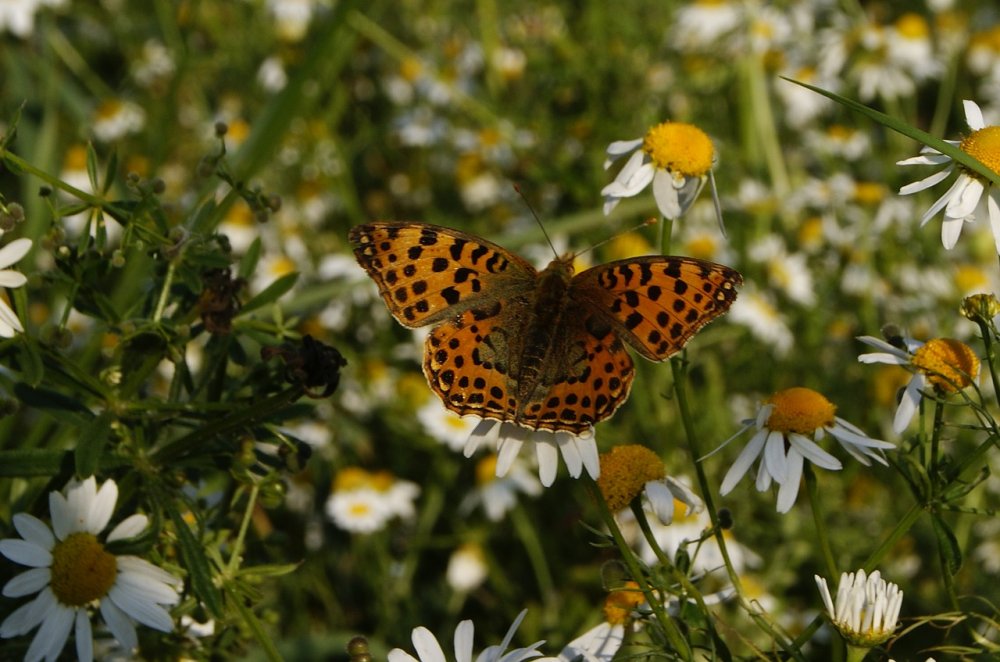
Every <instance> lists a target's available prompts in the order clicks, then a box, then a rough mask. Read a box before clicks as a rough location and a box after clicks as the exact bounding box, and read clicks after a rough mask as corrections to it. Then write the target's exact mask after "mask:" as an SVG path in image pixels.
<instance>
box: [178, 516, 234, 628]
mask: <svg viewBox="0 0 1000 662" xmlns="http://www.w3.org/2000/svg"><path fill="white" fill-rule="evenodd" d="M163 505H164V508H166V510H167V514H168V515H169V516H170V519H171V520H172V521H173V523H174V527H175V528H176V529H177V542H178V544H179V546H180V551H181V560H182V561H184V567H185V568H186V569H187V571H188V574H189V575H190V577H191V590H193V591H194V594H195V595H196V596H198V599H199V600H201V601H202V602H203V603H205V607H207V608H208V611H209V612H211V613H212V616H214V617H215V618H222V612H223V608H222V594H221V593H220V592H219V589H218V588H216V586H215V583H214V582H213V581H212V566H211V565H210V564H209V562H208V557H207V556H205V550H204V549H202V545H201V543H200V542H198V539H197V538H195V536H194V534H193V533H192V532H191V529H190V527H188V525H187V522H185V521H184V516H183V515H181V513H180V511H179V510H177V507H176V506H175V505H174V503H173V502H172V501H170V500H166V501H165V502H164V504H163Z"/></svg>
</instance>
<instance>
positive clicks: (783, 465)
mask: <svg viewBox="0 0 1000 662" xmlns="http://www.w3.org/2000/svg"><path fill="white" fill-rule="evenodd" d="M836 411H837V408H836V407H835V406H834V405H833V404H832V403H831V402H830V401H829V400H827V399H826V398H825V397H823V395H821V394H820V393H817V392H816V391H814V390H812V389H809V388H803V387H800V386H798V387H793V388H789V389H785V390H783V391H778V392H777V393H775V394H774V395H772V396H771V397H770V398H768V399H767V401H766V402H765V403H764V404H762V405H761V407H760V409H759V410H758V411H757V416H756V418H755V419H752V420H746V421H743V424H744V425H743V427H742V428H741V429H740V430H739V432H737V433H736V434H735V435H734V436H733V437H731V438H730V439H729V440H728V441H726V442H725V443H729V441H732V439H735V438H736V437H738V436H739V435H741V434H743V433H744V432H746V431H748V430H750V429H755V430H756V431H755V432H754V434H753V436H752V437H751V438H750V442H749V443H748V444H747V445H746V446H745V447H744V448H743V450H742V451H741V452H740V454H739V456H738V457H737V458H736V462H734V463H733V466H732V467H730V469H729V471H728V472H727V473H726V476H725V477H724V478H723V479H722V486H721V487H720V488H719V494H721V495H723V496H725V495H726V494H729V492H731V491H732V489H733V488H734V487H736V484H737V483H738V482H739V481H740V479H741V478H743V476H744V475H745V474H746V473H747V471H748V470H749V469H750V467H751V465H753V463H754V462H755V461H757V460H758V459H759V465H758V469H757V480H756V486H757V490H758V491H759V492H763V491H764V490H766V489H768V488H769V487H770V486H771V481H772V480H773V481H775V482H776V483H778V485H779V488H778V504H777V508H778V512H780V513H786V512H788V511H789V510H790V509H791V507H792V505H793V504H794V503H795V498H796V497H797V496H798V493H799V483H800V482H801V478H802V467H803V464H804V461H805V460H809V461H810V462H812V463H813V464H815V465H816V466H818V467H822V468H823V469H828V470H830V471H839V470H840V469H842V468H843V465H842V464H841V463H840V460H838V459H837V458H835V457H834V456H833V455H830V454H829V453H827V452H826V451H825V450H823V449H822V448H821V447H820V446H819V445H818V444H817V443H816V442H817V441H820V440H821V439H823V437H824V436H825V435H826V434H827V433H829V434H830V435H831V436H832V437H833V438H834V439H836V440H837V442H838V443H839V444H840V445H841V447H842V448H843V449H844V450H845V451H847V452H848V453H849V454H850V455H851V456H852V457H853V458H854V459H856V460H857V461H858V462H861V463H862V464H864V465H865V466H870V465H871V460H875V461H876V462H880V463H881V464H884V465H887V466H888V462H886V460H885V458H884V457H883V456H882V450H885V449H890V448H895V445H894V444H891V443H889V442H887V441H881V440H878V439H871V438H869V437H868V436H867V435H865V433H864V432H863V431H862V430H861V429H859V428H857V427H856V426H854V425H852V424H851V423H848V422H847V421H845V420H844V419H842V418H840V417H839V416H836V415H835V413H836ZM723 445H725V444H723Z"/></svg>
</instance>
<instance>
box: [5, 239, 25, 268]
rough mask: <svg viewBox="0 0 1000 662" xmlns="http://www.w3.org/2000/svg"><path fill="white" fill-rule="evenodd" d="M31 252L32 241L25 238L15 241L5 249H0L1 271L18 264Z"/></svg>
mask: <svg viewBox="0 0 1000 662" xmlns="http://www.w3.org/2000/svg"><path fill="white" fill-rule="evenodd" d="M30 250H31V240H30V239H24V238H22V239H15V240H14V241H12V242H10V243H9V244H7V245H6V246H4V247H3V248H0V269H6V268H7V267H9V266H10V265H12V264H15V263H17V261H18V260H20V259H21V258H22V257H24V256H25V255H27V254H28V251H30Z"/></svg>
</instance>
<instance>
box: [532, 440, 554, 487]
mask: <svg viewBox="0 0 1000 662" xmlns="http://www.w3.org/2000/svg"><path fill="white" fill-rule="evenodd" d="M531 437H532V441H534V442H535V457H536V458H537V459H538V479H539V480H540V481H542V485H544V486H545V487H550V486H551V485H552V483H554V482H555V481H556V473H558V471H559V448H558V447H557V446H556V444H555V440H554V439H553V437H552V433H550V432H543V431H540V430H539V431H536V432H535V433H534V434H533V435H531Z"/></svg>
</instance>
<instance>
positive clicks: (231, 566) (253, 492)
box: [226, 485, 260, 578]
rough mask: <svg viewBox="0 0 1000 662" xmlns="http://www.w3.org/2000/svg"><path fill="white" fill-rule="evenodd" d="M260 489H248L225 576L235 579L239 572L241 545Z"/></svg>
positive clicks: (241, 557) (255, 486)
mask: <svg viewBox="0 0 1000 662" xmlns="http://www.w3.org/2000/svg"><path fill="white" fill-rule="evenodd" d="M259 492H260V487H258V486H257V485H254V486H253V487H251V488H250V497H249V498H248V499H247V507H246V511H245V512H244V513H243V521H242V522H240V530H239V532H238V533H237V534H236V541H235V542H234V543H233V553H232V554H230V555H229V562H228V563H227V564H226V576H227V577H230V578H232V577H235V576H236V571H237V570H239V566H240V562H241V561H242V559H243V543H244V541H245V540H246V537H247V529H248V528H249V526H250V517H251V515H253V509H254V506H255V505H256V504H257V495H258V494H259Z"/></svg>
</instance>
